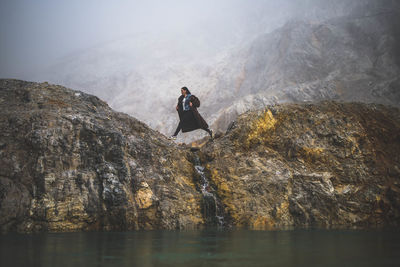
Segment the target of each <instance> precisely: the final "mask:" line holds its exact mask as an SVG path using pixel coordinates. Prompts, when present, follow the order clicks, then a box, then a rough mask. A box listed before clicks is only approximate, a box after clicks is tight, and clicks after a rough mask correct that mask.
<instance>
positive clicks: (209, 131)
mask: <svg viewBox="0 0 400 267" xmlns="http://www.w3.org/2000/svg"><path fill="white" fill-rule="evenodd" d="M203 130H204V131H206V132H207V133H208V134H209V135H210V136H211V137H212V131H211V130H210V129H209V128H206V129H203Z"/></svg>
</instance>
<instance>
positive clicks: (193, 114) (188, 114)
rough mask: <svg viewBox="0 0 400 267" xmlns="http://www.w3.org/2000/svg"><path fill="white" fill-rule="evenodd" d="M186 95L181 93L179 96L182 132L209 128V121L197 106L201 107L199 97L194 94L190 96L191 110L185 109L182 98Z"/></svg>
mask: <svg viewBox="0 0 400 267" xmlns="http://www.w3.org/2000/svg"><path fill="white" fill-rule="evenodd" d="M184 97H185V96H184V95H181V96H180V97H179V98H178V114H179V120H180V124H181V127H182V132H183V133H186V132H190V131H194V130H197V129H208V124H207V122H206V121H205V120H204V119H203V117H202V116H201V115H200V113H199V112H198V111H197V108H198V107H200V101H199V99H198V98H197V97H196V96H194V95H192V96H191V97H190V102H192V106H191V107H190V110H188V111H183V106H182V100H183V98H184Z"/></svg>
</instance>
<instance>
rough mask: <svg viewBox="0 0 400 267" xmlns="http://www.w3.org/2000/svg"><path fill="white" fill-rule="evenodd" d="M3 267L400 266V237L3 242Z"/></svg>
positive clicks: (286, 234)
mask: <svg viewBox="0 0 400 267" xmlns="http://www.w3.org/2000/svg"><path fill="white" fill-rule="evenodd" d="M0 256H1V257H0V266H2V267H8V266H54V267H59V266H74V267H76V266H87V267H89V266H400V231H399V230H396V229H395V230H370V231H367V230H365V231H361V230H287V231H254V230H196V231H165V230H162V231H161V230H160V231H133V232H79V233H39V234H16V233H12V234H6V235H0Z"/></svg>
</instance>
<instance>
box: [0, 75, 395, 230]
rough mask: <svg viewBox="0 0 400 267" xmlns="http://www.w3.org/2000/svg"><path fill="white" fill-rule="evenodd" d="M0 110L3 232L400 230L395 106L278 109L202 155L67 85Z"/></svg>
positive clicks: (29, 87) (0, 86)
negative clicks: (207, 227)
mask: <svg viewBox="0 0 400 267" xmlns="http://www.w3.org/2000/svg"><path fill="white" fill-rule="evenodd" d="M0 107H1V109H0V111H1V112H0V125H1V129H2V130H1V133H0V166H1V168H0V228H1V231H2V232H6V231H21V232H29V231H72V230H127V229H181V228H197V227H202V226H205V225H217V224H219V225H224V226H248V227H252V228H263V229H264V228H282V227H286V226H324V227H331V226H332V227H334V226H339V225H340V226H345V227H351V226H363V227H371V226H376V225H381V226H387V225H395V226H398V225H399V224H400V157H399V155H398V151H400V111H399V110H398V109H396V108H389V107H385V106H382V105H375V104H370V105H368V104H356V103H348V104H340V103H335V102H323V103H318V104H301V105H295V104H286V105H278V106H269V107H267V108H266V109H265V110H260V111H257V112H251V113H245V114H243V115H242V116H240V117H239V118H238V119H237V120H236V121H235V122H234V123H232V124H231V125H230V128H229V130H228V132H227V133H225V134H219V135H218V136H217V138H216V139H215V140H214V142H210V141H209V140H206V141H205V143H204V144H202V146H201V147H199V148H198V150H197V151H191V149H190V148H189V147H188V146H185V145H176V144H174V143H173V142H171V141H169V140H167V139H166V138H165V137H164V136H163V135H161V134H160V133H158V132H156V131H154V130H152V129H150V128H149V127H147V126H146V125H145V124H143V123H141V122H140V121H138V120H136V119H134V118H132V117H130V116H128V115H126V114H123V113H118V112H115V111H113V110H111V109H110V108H109V107H108V105H107V104H106V103H105V102H103V101H101V100H100V99H98V98H97V97H94V96H91V95H87V94H85V93H82V92H79V91H73V90H70V89H67V88H64V87H61V86H56V85H50V84H46V83H44V84H38V83H29V82H24V81H18V80H0ZM192 150H193V149H192ZM213 218H214V219H213Z"/></svg>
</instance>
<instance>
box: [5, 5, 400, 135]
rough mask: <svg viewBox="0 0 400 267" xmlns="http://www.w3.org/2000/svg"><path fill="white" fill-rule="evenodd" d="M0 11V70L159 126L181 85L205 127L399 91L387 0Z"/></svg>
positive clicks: (166, 124)
mask: <svg viewBox="0 0 400 267" xmlns="http://www.w3.org/2000/svg"><path fill="white" fill-rule="evenodd" d="M0 15H1V16H0V20H1V23H0V34H1V40H0V78H16V79H23V80H29V81H39V82H44V81H48V82H49V83H54V84H60V85H64V86H66V87H69V88H72V89H75V90H81V91H84V92H87V93H91V94H94V95H96V96H98V97H100V98H101V99H103V100H105V101H106V102H107V103H108V104H109V105H110V106H111V107H112V108H114V109H115V110H117V111H122V112H125V113H128V114H129V115H132V116H134V117H136V118H138V119H139V120H141V121H143V122H145V123H146V124H148V125H149V126H151V127H152V128H154V129H156V130H159V131H160V132H162V133H163V134H165V135H170V134H172V132H173V130H174V128H175V127H176V124H177V122H178V116H177V114H176V111H175V105H176V101H177V98H178V97H179V95H180V88H181V87H182V86H187V87H188V88H189V89H190V90H191V91H192V93H193V94H195V95H196V96H198V97H199V98H200V100H201V107H200V112H201V113H202V114H203V115H204V117H205V119H206V120H207V121H208V122H210V124H211V128H213V129H214V130H217V131H218V130H219V131H225V130H226V128H227V127H228V125H229V124H230V122H231V121H233V120H234V119H235V118H236V116H237V115H239V114H241V113H243V112H245V111H248V110H256V109H259V108H263V107H264V106H266V105H270V104H275V103H282V102H304V101H318V100H324V99H332V100H338V101H363V102H376V103H383V104H388V105H395V106H398V103H400V93H399V90H398V88H399V85H400V78H399V77H400V75H399V73H400V70H399V64H400V58H399V55H400V52H399V47H400V45H399V36H400V32H399V31H400V30H399V29H400V23H399V19H398V18H399V15H400V4H399V1H394V0H393V1H391V0H385V1H376V0H357V1H346V0H336V1H324V0H307V1H294V0H291V1H289V0H285V1H272V0H271V1H267V0H265V1H262V0H252V1H244V0H223V1H183V0H181V1H179V0H173V1H122V0H120V1H75V0H74V1H64V2H63V3H58V2H55V1H28V0H22V1H2V2H1V4H0ZM204 135H205V133H203V132H201V131H198V132H196V133H195V134H193V133H190V134H187V135H186V134H183V135H181V138H182V140H184V141H188V140H193V139H196V138H199V137H201V136H204Z"/></svg>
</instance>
